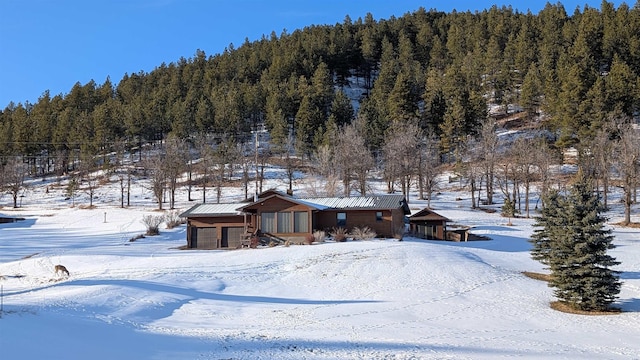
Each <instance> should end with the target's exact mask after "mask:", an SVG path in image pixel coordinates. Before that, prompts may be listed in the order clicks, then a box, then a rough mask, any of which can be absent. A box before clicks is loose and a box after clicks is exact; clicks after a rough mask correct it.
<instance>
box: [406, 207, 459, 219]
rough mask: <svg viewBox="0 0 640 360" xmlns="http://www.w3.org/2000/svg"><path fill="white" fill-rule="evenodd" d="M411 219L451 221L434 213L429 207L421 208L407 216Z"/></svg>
mask: <svg viewBox="0 0 640 360" xmlns="http://www.w3.org/2000/svg"><path fill="white" fill-rule="evenodd" d="M411 220H422V221H451V220H449V219H447V218H446V217H444V216H442V215H440V214H438V213H436V212H435V211H433V210H431V209H427V208H425V209H422V210H420V211H418V212H417V213H415V214H413V215H411V216H409V221H411Z"/></svg>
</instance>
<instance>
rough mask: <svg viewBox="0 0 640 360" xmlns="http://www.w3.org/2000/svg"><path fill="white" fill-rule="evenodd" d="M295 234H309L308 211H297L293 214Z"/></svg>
mask: <svg viewBox="0 0 640 360" xmlns="http://www.w3.org/2000/svg"><path fill="white" fill-rule="evenodd" d="M293 232H297V233H303V232H309V215H308V214H307V212H306V211H296V212H294V213H293Z"/></svg>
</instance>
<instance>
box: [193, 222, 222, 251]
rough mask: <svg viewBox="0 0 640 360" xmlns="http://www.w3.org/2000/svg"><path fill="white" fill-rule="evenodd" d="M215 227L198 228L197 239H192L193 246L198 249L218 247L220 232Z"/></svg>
mask: <svg viewBox="0 0 640 360" xmlns="http://www.w3.org/2000/svg"><path fill="white" fill-rule="evenodd" d="M216 230H217V229H216V228H214V227H211V228H197V230H196V236H195V239H191V246H192V247H194V248H196V249H216V248H218V240H217V238H218V236H217V235H218V232H217V231H216Z"/></svg>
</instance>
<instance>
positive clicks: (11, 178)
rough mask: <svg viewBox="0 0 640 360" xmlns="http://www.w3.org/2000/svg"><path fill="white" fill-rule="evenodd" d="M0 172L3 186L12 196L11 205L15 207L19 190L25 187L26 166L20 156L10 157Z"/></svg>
mask: <svg viewBox="0 0 640 360" xmlns="http://www.w3.org/2000/svg"><path fill="white" fill-rule="evenodd" d="M2 172H3V173H4V176H3V178H4V181H3V184H4V188H5V189H6V191H7V192H8V193H9V194H11V197H12V198H13V207H14V208H17V207H18V197H19V195H20V191H22V190H23V189H24V188H25V187H26V185H25V179H26V177H27V173H28V167H27V165H26V164H25V163H24V162H23V161H22V159H21V158H18V157H11V158H10V159H9V161H7V163H6V164H5V166H4V169H3V171H2Z"/></svg>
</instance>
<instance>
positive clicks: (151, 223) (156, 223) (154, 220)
mask: <svg viewBox="0 0 640 360" xmlns="http://www.w3.org/2000/svg"><path fill="white" fill-rule="evenodd" d="M163 220H164V216H162V215H144V216H143V217H142V223H143V224H144V225H145V226H146V227H147V233H146V234H145V235H148V236H153V235H158V234H160V230H159V228H160V224H162V221H163Z"/></svg>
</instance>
